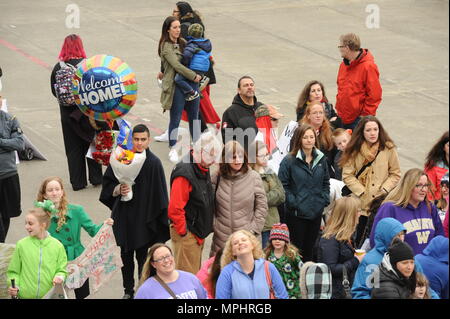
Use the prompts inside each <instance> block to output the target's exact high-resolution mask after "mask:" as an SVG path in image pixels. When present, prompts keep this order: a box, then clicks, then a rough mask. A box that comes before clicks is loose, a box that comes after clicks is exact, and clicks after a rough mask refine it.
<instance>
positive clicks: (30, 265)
mask: <svg viewBox="0 0 450 319" xmlns="http://www.w3.org/2000/svg"><path fill="white" fill-rule="evenodd" d="M66 267H67V256H66V252H65V251H64V247H63V245H62V244H61V243H60V242H59V241H58V240H57V239H55V238H53V237H52V236H50V235H48V236H47V237H46V238H44V239H42V240H39V239H37V238H36V237H31V236H28V237H25V238H23V239H21V240H19V241H18V242H17V244H16V249H15V250H14V253H13V256H12V259H11V262H10V263H9V266H8V271H7V273H6V276H7V278H8V286H10V285H11V279H15V285H16V287H18V288H19V298H21V299H40V298H42V297H44V296H45V295H46V294H47V293H48V292H49V291H50V289H51V288H52V287H53V279H54V278H55V277H56V276H61V277H62V278H64V280H65V279H66V276H67V271H66Z"/></svg>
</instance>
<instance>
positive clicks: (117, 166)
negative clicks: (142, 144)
mask: <svg viewBox="0 0 450 319" xmlns="http://www.w3.org/2000/svg"><path fill="white" fill-rule="evenodd" d="M117 122H118V124H119V127H120V131H119V135H118V137H117V146H116V147H115V149H114V151H113V152H112V153H111V156H110V159H109V163H110V164H111V168H112V170H113V172H114V176H116V178H117V180H118V181H119V183H121V184H127V185H128V186H130V188H131V186H132V185H133V184H134V180H135V179H136V177H137V176H138V175H139V172H140V171H141V168H142V165H144V162H145V159H146V155H145V152H142V153H135V152H133V140H132V131H131V127H130V125H129V124H128V123H127V122H126V121H125V120H120V121H117ZM132 198H133V191H130V192H129V193H128V194H127V195H125V196H122V198H121V200H122V201H124V202H126V201H129V200H131V199H132Z"/></svg>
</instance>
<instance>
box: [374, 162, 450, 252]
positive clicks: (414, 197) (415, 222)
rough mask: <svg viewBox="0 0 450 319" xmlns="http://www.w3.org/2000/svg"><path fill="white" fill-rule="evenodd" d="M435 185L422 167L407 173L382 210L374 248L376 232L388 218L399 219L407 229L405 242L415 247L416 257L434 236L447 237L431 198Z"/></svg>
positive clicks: (390, 194)
mask: <svg viewBox="0 0 450 319" xmlns="http://www.w3.org/2000/svg"><path fill="white" fill-rule="evenodd" d="M431 185H432V184H431V181H430V179H429V178H428V176H427V174H426V173H425V172H424V171H423V170H421V169H419V168H412V169H410V170H408V171H407V172H406V173H405V175H404V176H403V177H402V179H401V180H400V183H399V184H398V185H397V186H396V187H395V188H394V189H393V190H392V192H390V193H389V195H388V196H387V197H386V199H385V200H384V202H383V204H382V205H381V207H380V208H379V210H378V213H377V215H376V217H375V220H374V222H373V226H372V231H371V234H370V246H371V247H374V233H375V231H374V230H375V228H376V227H377V224H378V222H379V221H380V220H381V219H383V218H385V217H392V218H395V219H397V220H398V221H399V222H400V223H402V224H403V226H405V228H406V235H405V242H407V243H408V244H409V245H410V246H411V247H412V248H413V250H414V255H417V254H421V253H422V251H423V250H424V249H425V247H427V245H428V243H429V242H430V241H431V240H432V239H433V238H434V237H436V236H438V235H442V236H444V229H443V226H442V222H441V219H440V217H439V214H438V211H437V208H436V206H434V204H433V203H431V202H430V201H429V200H428V198H427V193H428V191H429V190H430V189H431Z"/></svg>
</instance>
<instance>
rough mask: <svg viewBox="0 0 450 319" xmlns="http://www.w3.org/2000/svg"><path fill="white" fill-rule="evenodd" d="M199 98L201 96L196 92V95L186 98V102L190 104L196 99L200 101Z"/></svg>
mask: <svg viewBox="0 0 450 319" xmlns="http://www.w3.org/2000/svg"><path fill="white" fill-rule="evenodd" d="M199 97H200V94H198V92H197V91H194V93H192V94H189V95H188V96H186V98H185V100H186V101H188V102H190V101H193V100H195V99H198V98H199Z"/></svg>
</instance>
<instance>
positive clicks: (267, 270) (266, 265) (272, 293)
mask: <svg viewBox="0 0 450 319" xmlns="http://www.w3.org/2000/svg"><path fill="white" fill-rule="evenodd" d="M264 271H265V273H266V281H267V285H268V286H269V291H270V297H271V299H272V298H275V293H274V291H273V286H272V277H271V276H270V271H269V262H268V261H267V260H266V261H264Z"/></svg>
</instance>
